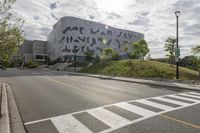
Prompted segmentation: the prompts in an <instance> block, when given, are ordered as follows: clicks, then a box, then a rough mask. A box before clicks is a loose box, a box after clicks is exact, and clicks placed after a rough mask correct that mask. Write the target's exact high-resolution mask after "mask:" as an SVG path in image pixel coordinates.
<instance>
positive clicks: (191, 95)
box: [180, 94, 200, 99]
mask: <svg viewBox="0 0 200 133" xmlns="http://www.w3.org/2000/svg"><path fill="white" fill-rule="evenodd" d="M180 95H183V96H188V97H194V98H199V99H200V96H194V95H189V94H180Z"/></svg>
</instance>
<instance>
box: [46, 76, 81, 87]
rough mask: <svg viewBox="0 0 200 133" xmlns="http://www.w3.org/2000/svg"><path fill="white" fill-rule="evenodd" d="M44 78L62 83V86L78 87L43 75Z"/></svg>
mask: <svg viewBox="0 0 200 133" xmlns="http://www.w3.org/2000/svg"><path fill="white" fill-rule="evenodd" d="M44 78H46V79H48V80H51V81H54V82H56V83H58V84H61V85H63V86H67V87H71V88H74V89H80V88H79V87H76V86H73V85H70V84H66V83H63V82H60V81H57V80H54V79H52V78H49V77H44Z"/></svg>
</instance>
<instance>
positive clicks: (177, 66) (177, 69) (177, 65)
mask: <svg viewBox="0 0 200 133" xmlns="http://www.w3.org/2000/svg"><path fill="white" fill-rule="evenodd" d="M180 13H181V12H180V11H176V12H175V15H176V49H175V56H176V79H179V56H180V49H179V46H178V18H179V16H180Z"/></svg>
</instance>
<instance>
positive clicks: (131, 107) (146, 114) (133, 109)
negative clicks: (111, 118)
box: [115, 102, 156, 117]
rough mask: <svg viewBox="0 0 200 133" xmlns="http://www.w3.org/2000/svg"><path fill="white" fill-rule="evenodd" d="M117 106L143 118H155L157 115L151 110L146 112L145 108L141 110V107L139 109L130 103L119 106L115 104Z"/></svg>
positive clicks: (119, 104)
mask: <svg viewBox="0 0 200 133" xmlns="http://www.w3.org/2000/svg"><path fill="white" fill-rule="evenodd" d="M115 105H116V106H118V107H120V108H123V109H126V110H128V111H131V112H133V113H136V114H138V115H141V116H143V117H149V116H153V115H155V114H156V113H155V112H152V111H150V110H146V109H143V108H140V107H137V106H135V105H132V104H128V103H125V102H124V103H118V104H115Z"/></svg>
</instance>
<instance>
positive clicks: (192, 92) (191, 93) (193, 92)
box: [188, 92, 200, 96]
mask: <svg viewBox="0 0 200 133" xmlns="http://www.w3.org/2000/svg"><path fill="white" fill-rule="evenodd" d="M188 93H190V94H194V95H199V96H200V93H196V92H188Z"/></svg>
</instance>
